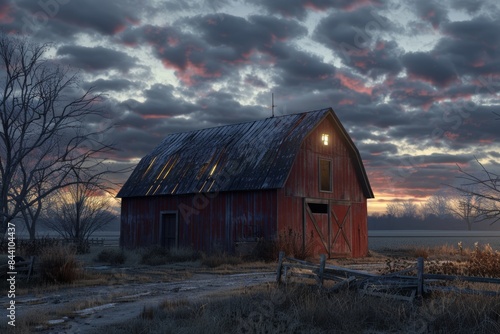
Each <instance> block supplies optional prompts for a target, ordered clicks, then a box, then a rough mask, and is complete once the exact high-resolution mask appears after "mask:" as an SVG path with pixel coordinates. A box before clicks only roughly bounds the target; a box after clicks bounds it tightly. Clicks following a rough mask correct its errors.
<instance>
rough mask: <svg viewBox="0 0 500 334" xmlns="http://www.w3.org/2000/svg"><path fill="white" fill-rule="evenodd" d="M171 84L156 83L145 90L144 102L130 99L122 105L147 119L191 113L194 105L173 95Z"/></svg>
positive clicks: (166, 117) (159, 118)
mask: <svg viewBox="0 0 500 334" xmlns="http://www.w3.org/2000/svg"><path fill="white" fill-rule="evenodd" d="M173 92H174V87H173V86H171V85H163V84H154V85H153V86H152V87H151V88H149V89H147V90H145V91H144V93H143V95H144V98H145V101H144V102H139V101H137V100H135V99H128V100H126V101H124V102H122V103H121V104H120V105H121V106H122V107H124V108H126V109H127V110H129V111H132V112H134V113H136V114H137V115H139V116H140V117H142V118H144V119H147V120H157V121H158V120H161V119H168V118H170V117H172V116H177V115H188V114H190V113H191V112H192V111H193V109H194V106H193V105H192V104H190V103H187V102H185V101H183V100H181V99H179V98H176V97H175V96H174V95H173Z"/></svg>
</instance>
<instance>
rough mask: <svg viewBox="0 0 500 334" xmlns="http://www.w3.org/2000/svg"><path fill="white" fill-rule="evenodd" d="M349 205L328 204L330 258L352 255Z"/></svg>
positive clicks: (335, 202)
mask: <svg viewBox="0 0 500 334" xmlns="http://www.w3.org/2000/svg"><path fill="white" fill-rule="evenodd" d="M351 216H352V214H351V203H349V202H337V201H331V202H330V217H331V218H330V219H331V232H330V233H331V235H330V240H331V244H330V250H331V253H330V256H332V257H335V256H350V255H351V254H352V219H351Z"/></svg>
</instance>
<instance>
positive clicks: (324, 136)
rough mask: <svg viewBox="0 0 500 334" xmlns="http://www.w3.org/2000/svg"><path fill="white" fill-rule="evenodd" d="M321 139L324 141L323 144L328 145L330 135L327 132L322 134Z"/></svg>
mask: <svg viewBox="0 0 500 334" xmlns="http://www.w3.org/2000/svg"><path fill="white" fill-rule="evenodd" d="M321 141H322V142H323V145H325V146H326V145H328V135H327V134H326V133H323V134H322V135H321Z"/></svg>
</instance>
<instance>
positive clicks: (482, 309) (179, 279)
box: [0, 245, 500, 334]
mask: <svg viewBox="0 0 500 334" xmlns="http://www.w3.org/2000/svg"><path fill="white" fill-rule="evenodd" d="M478 247H479V246H478ZM479 250H480V251H481V252H483V251H484V249H483V248H481V249H479ZM474 252H475V249H474V248H469V247H463V248H462V249H459V247H458V245H441V246H437V247H426V246H419V247H412V246H407V247H403V248H399V249H390V248H384V249H381V250H378V251H371V253H370V256H369V257H366V258H364V259H336V260H329V263H331V264H335V265H340V266H343V267H350V268H355V269H360V268H361V269H365V270H368V271H372V272H384V271H385V272H387V271H389V270H393V269H394V268H395V267H396V266H404V265H405V264H406V263H408V262H412V261H414V260H415V258H416V257H418V256H423V257H425V258H426V259H427V260H428V261H429V263H434V264H436V265H438V264H440V263H443V262H449V261H452V262H454V263H462V264H466V263H469V262H468V261H469V259H471V258H473V257H474V256H476V255H477V254H479V253H477V252H476V253H474ZM490 252H491V254H492V255H491V256H490V255H488V257H484V258H482V259H483V260H484V259H487V260H488V261H490V260H491V259H493V260H496V256H497V254H498V252H497V251H496V250H494V249H491V251H490ZM474 254H476V255H474ZM481 254H483V255H482V256H486V255H484V254H485V253H481ZM75 258H76V260H77V262H78V263H79V265H81V266H79V267H78V268H77V269H78V270H79V271H78V273H77V276H76V277H75V278H74V280H72V281H71V282H70V283H62V282H48V281H47V280H45V281H42V280H40V278H38V279H37V280H35V281H32V282H29V283H26V282H19V285H18V287H17V289H18V290H17V292H18V296H17V297H16V303H17V306H18V308H17V319H16V330H15V331H12V328H9V327H8V326H7V325H6V322H5V323H2V324H0V331H1V332H2V333H4V332H15V333H31V332H33V331H36V332H40V333H76V332H80V333H102V332H107V333H108V334H112V333H294V332H295V333H403V332H404V333H435V332H441V333H449V332H453V333H471V332H474V333H498V332H500V300H499V298H498V296H494V297H491V296H481V295H470V294H464V293H457V292H450V293H433V294H428V295H426V296H425V297H424V298H423V299H421V300H418V301H415V302H413V303H409V302H405V301H398V300H394V299H390V298H388V297H387V298H386V297H375V296H370V295H362V294H360V293H358V292H357V291H355V290H351V289H345V290H342V291H340V292H337V293H328V292H327V291H320V290H318V288H317V287H316V286H315V285H307V284H302V283H301V282H294V281H292V282H290V283H289V284H286V285H284V284H282V285H280V286H277V285H276V284H275V283H274V281H275V277H276V276H275V269H276V263H275V262H274V261H270V262H262V261H255V259H253V260H249V259H242V258H238V257H234V256H230V255H227V254H217V255H214V256H207V255H204V254H199V253H197V252H193V251H191V250H189V249H185V250H180V251H178V252H176V253H162V252H161V251H159V250H157V249H156V250H148V251H146V250H143V251H142V252H140V253H137V252H121V251H120V250H119V249H118V248H109V247H106V248H97V247H94V248H93V249H92V252H91V253H90V254H85V255H76V257H75ZM481 261H482V260H481ZM482 262H484V263H486V262H487V261H482ZM491 263H493V265H492V266H495V264H494V262H491ZM436 268H437V267H435V268H434V269H436ZM498 269H499V270H500V267H499V268H498ZM498 276H500V275H498ZM453 284H454V286H458V287H467V288H474V287H478V286H473V285H471V284H470V283H464V282H454V283H453ZM478 288H485V287H483V286H481V287H478ZM2 289H4V291H5V289H6V287H4V286H2ZM487 289H488V290H492V289H496V291H500V289H499V288H498V287H491V286H489V287H487ZM0 302H1V303H2V305H4V306H5V307H6V306H7V305H6V304H5V303H6V302H7V298H6V296H2V297H1V299H0ZM4 309H5V308H4Z"/></svg>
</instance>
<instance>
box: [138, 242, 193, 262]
mask: <svg viewBox="0 0 500 334" xmlns="http://www.w3.org/2000/svg"><path fill="white" fill-rule="evenodd" d="M200 257H201V254H200V253H199V252H198V251H195V250H193V249H191V248H178V249H174V250H168V249H166V248H164V247H161V246H153V247H150V248H147V249H144V250H142V252H141V263H142V264H147V265H150V266H159V265H164V264H167V263H173V262H188V261H196V260H198V259H199V258H200Z"/></svg>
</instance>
